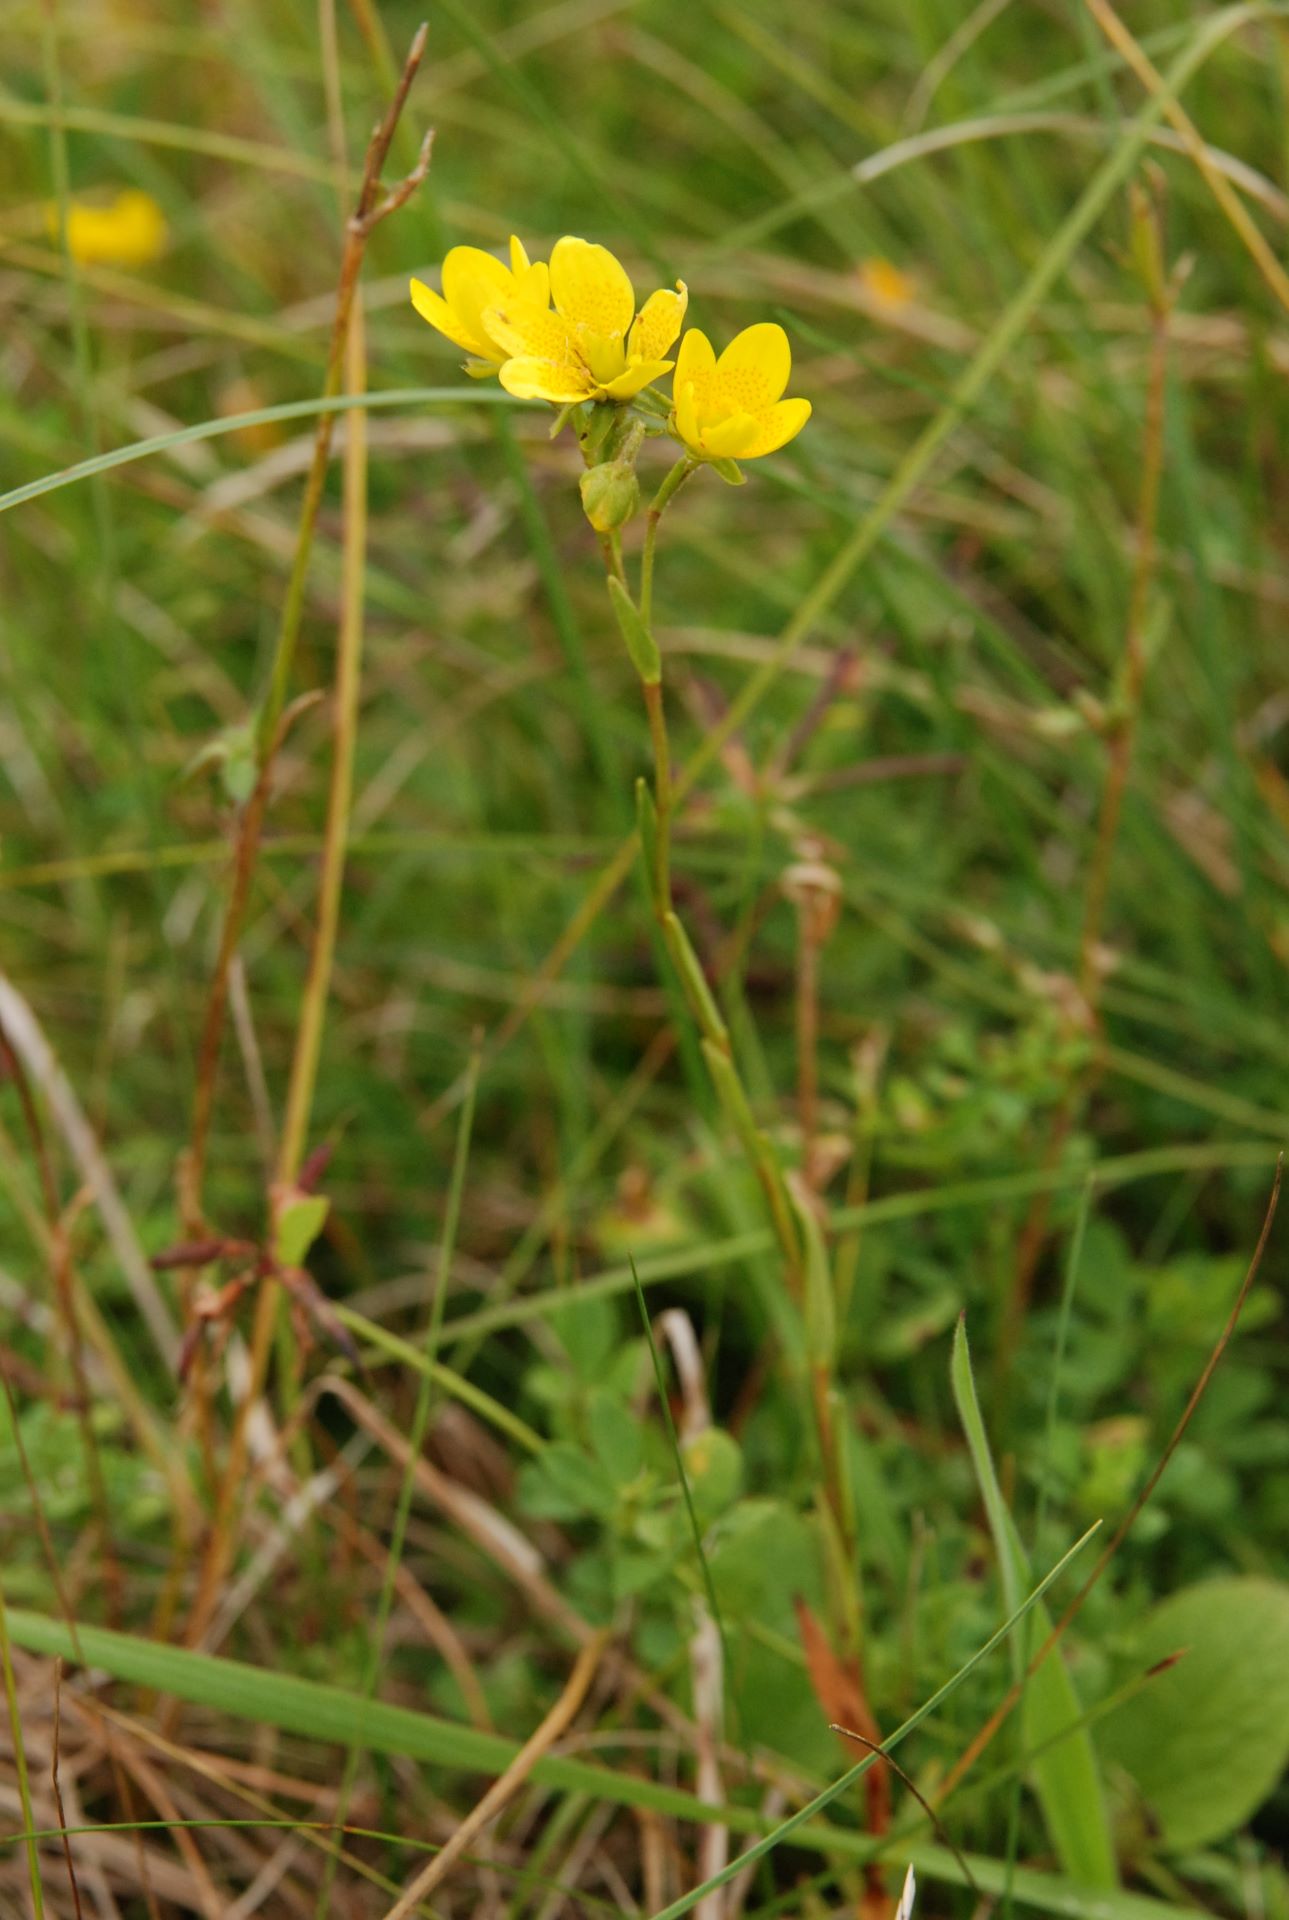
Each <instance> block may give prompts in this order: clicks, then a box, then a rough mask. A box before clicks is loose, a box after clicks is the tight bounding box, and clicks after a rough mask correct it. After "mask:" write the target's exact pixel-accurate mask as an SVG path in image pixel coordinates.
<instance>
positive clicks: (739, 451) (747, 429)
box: [700, 413, 756, 460]
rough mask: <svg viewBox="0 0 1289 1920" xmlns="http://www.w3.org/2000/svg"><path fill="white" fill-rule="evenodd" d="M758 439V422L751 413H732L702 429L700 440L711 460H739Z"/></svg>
mask: <svg viewBox="0 0 1289 1920" xmlns="http://www.w3.org/2000/svg"><path fill="white" fill-rule="evenodd" d="M755 438H756V420H755V418H754V417H753V415H752V414H750V413H732V414H730V416H729V418H728V419H726V420H718V421H716V423H715V424H714V425H712V426H705V427H704V428H703V429H702V432H701V435H700V439H701V442H702V448H703V452H704V453H705V454H706V455H707V457H708V459H709V460H739V459H741V458H742V456H743V455H744V454H745V453H746V452H747V450H748V448H749V447H750V446H751V444H752V442H753V440H754V439H755Z"/></svg>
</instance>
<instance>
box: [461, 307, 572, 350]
mask: <svg viewBox="0 0 1289 1920" xmlns="http://www.w3.org/2000/svg"><path fill="white" fill-rule="evenodd" d="M483 325H484V328H485V330H486V332H487V336H488V338H489V340H492V341H494V342H495V343H496V345H497V346H498V347H500V348H501V349H502V358H503V359H510V358H511V357H512V356H515V355H518V356H520V357H521V358H524V359H531V360H555V361H560V362H571V361H572V359H573V340H572V336H571V334H570V331H569V327H568V323H567V321H564V320H561V319H560V317H559V315H558V314H557V313H552V312H551V311H550V309H549V308H546V307H535V306H533V305H531V304H530V302H528V301H527V300H507V301H505V303H504V304H500V305H496V306H490V307H488V308H486V309H485V311H484V315H483Z"/></svg>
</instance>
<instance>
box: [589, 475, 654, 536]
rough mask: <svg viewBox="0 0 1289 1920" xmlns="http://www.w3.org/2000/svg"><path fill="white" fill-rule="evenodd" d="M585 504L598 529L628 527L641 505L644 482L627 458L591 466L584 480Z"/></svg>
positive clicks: (592, 523)
mask: <svg viewBox="0 0 1289 1920" xmlns="http://www.w3.org/2000/svg"><path fill="white" fill-rule="evenodd" d="M580 485H581V489H582V506H583V509H584V510H585V513H586V517H587V519H588V520H589V521H590V523H591V525H592V526H593V527H594V528H595V531H596V532H597V533H613V532H614V531H615V530H616V529H617V528H618V527H624V526H625V525H626V523H627V521H628V520H629V519H630V518H631V516H632V514H633V513H634V512H635V511H636V509H637V507H638V506H639V505H640V482H639V481H638V480H637V479H636V476H635V471H634V469H633V468H631V467H629V466H628V465H627V463H626V461H625V460H608V461H606V462H605V464H604V465H603V466H602V467H589V468H588V469H587V471H586V472H585V473H584V474H583V475H582V478H581V481H580Z"/></svg>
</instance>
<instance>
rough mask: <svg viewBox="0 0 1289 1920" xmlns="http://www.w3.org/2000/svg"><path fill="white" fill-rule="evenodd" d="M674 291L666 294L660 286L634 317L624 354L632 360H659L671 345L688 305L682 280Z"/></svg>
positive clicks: (687, 294) (686, 290)
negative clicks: (626, 353)
mask: <svg viewBox="0 0 1289 1920" xmlns="http://www.w3.org/2000/svg"><path fill="white" fill-rule="evenodd" d="M676 289H677V290H676V292H675V293H669V292H668V291H667V289H666V288H665V287H659V289H658V291H657V293H651V294H650V295H649V298H648V299H647V300H646V301H645V303H644V305H643V306H642V307H641V309H640V311H639V313H638V314H637V315H636V321H635V325H634V326H633V327H632V329H631V335H630V338H629V339H628V341H627V352H628V353H629V355H630V357H631V358H632V359H633V360H660V359H661V358H662V356H663V354H664V353H666V352H667V350H668V348H669V347H671V346H672V344H673V343H674V341H675V338H676V335H677V334H678V333H679V332H680V328H681V323H682V322H683V320H684V318H685V308H686V307H687V306H688V305H689V289H688V287H687V286H686V285H685V283H684V281H683V280H677V282H676Z"/></svg>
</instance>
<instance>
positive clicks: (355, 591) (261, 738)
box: [184, 26, 430, 1642]
mask: <svg viewBox="0 0 1289 1920" xmlns="http://www.w3.org/2000/svg"><path fill="white" fill-rule="evenodd" d="M425 40H426V29H425V28H424V27H423V26H422V27H421V28H420V29H419V31H418V32H417V34H416V36H415V38H414V40H413V42H412V46H411V50H410V51H409V53H408V57H407V60H406V62H405V64H404V67H403V71H402V74H401V76H400V78H399V82H398V85H397V87H396V88H395V91H394V97H393V99H392V100H391V102H390V104H389V107H388V109H387V110H386V113H385V116H384V118H383V120H382V121H381V123H380V125H379V126H378V127H377V129H376V131H375V133H374V134H373V135H372V139H371V142H370V144H369V146H368V149H367V158H366V163H365V166H364V170H363V178H362V184H361V186H360V188H359V192H358V200H357V204H356V206H355V209H354V212H353V214H352V215H351V217H350V218H349V220H348V221H347V222H346V224H345V244H344V251H343V255H342V259H341V266H340V278H339V284H338V286H337V291H336V310H335V318H334V320H333V322H332V330H331V344H330V347H329V350H328V358H327V375H326V380H325V383H324V389H323V391H324V397H326V398H328V399H330V398H332V397H334V395H335V394H336V393H338V392H339V389H340V385H341V381H342V378H344V377H345V376H350V377H354V376H355V370H356V369H357V379H358V386H359V390H360V391H361V389H362V386H363V385H365V382H364V381H363V379H362V377H361V364H362V356H361V346H362V337H361V330H360V328H356V329H352V330H351V321H352V319H353V315H354V312H355V303H356V297H357V290H358V277H359V274H360V272H361V269H362V263H363V256H364V254H365V252H366V249H367V242H368V239H369V238H370V236H371V234H372V232H373V230H374V229H375V227H376V226H377V225H378V224H379V223H380V221H381V220H383V219H384V218H385V217H386V216H387V215H388V214H390V213H392V212H394V211H396V210H397V208H399V207H400V206H402V205H403V204H404V203H405V201H406V200H408V199H409V198H410V197H411V195H412V193H413V192H414V191H415V190H416V188H417V186H419V184H420V182H421V180H422V179H423V178H424V175H425V172H426V170H427V169H428V166H429V159H430V139H429V137H428V136H427V138H426V140H425V141H424V142H423V144H422V147H421V153H420V158H419V159H418V162H417V165H416V167H415V168H414V169H413V170H412V172H411V173H410V174H409V175H408V176H407V178H406V179H405V180H404V181H402V182H401V183H400V185H399V186H397V187H396V188H394V190H393V191H392V192H391V193H389V194H385V193H384V189H383V188H382V186H381V179H380V175H381V169H382V167H383V165H384V162H385V158H386V156H387V154H388V152H389V148H390V143H391V141H392V140H393V137H394V132H395V129H396V127H397V125H398V120H399V116H400V115H401V113H402V110H403V106H404V104H405V102H406V100H407V95H408V92H409V90H410V88H411V84H412V81H413V79H414V78H415V76H416V72H417V69H418V67H419V66H420V62H421V57H422V54H423V53H424V50H425ZM353 342H357V352H356V353H355V351H354V350H353V344H352V343H353ZM354 422H360V424H359V427H358V431H357V433H356V434H354V433H353V432H352V431H351V436H350V438H349V439H348V441H347V446H348V448H349V449H350V451H351V458H352V461H353V463H354V464H353V466H352V468H351V466H350V465H349V464H348V463H347V466H346V477H347V481H348V482H349V485H348V487H347V493H348V494H349V496H350V497H349V498H347V501H346V505H347V508H351V509H352V513H351V512H347V515H346V525H347V528H348V526H349V524H350V521H351V519H352V518H354V517H355V516H356V518H357V522H358V527H357V530H356V532H355V535H354V538H355V539H359V538H362V539H365V471H366V469H365V449H366V441H365V437H364V429H365V415H363V414H362V410H361V408H355V409H353V417H352V420H351V423H350V424H351V430H352V428H353V424H354ZM334 423H335V415H334V414H333V413H326V414H322V415H320V416H319V418H318V423H317V427H316V429H315V432H314V442H313V456H312V460H311V463H310V467H309V476H308V480H307V482H306V486H305V497H304V503H303V506H302V507H301V512H300V525H299V531H298V533H297V536H296V546H295V554H294V558H293V562H292V568H291V577H290V580H289V581H288V584H287V592H286V599H285V602H284V604H283V609H282V620H281V624H280V627H279V630H278V640H277V647H276V651H275V654H274V660H273V668H272V672H271V675H270V680H269V688H268V692H267V694H266V696H265V700H264V704H263V706H262V708H261V710H260V715H259V721H258V724H257V728H256V751H257V757H258V761H259V772H258V778H257V780H256V785H255V790H254V792H253V794H252V796H251V800H250V802H249V803H248V805H247V808H246V810H245V813H244V815H243V821H242V825H241V831H240V832H239V835H238V848H237V859H236V867H235V876H234V884H233V889H232V892H231V894H230V898H229V902H228V906H227V909H226V912H225V916H224V925H223V930H222V934H221V939H220V950H219V958H218V961H217V964H216V968H215V975H214V978H213V980H212V982H211V989H210V996H209V999H208V1002H207V1012H206V1021H205V1028H204V1031H203V1035H202V1048H201V1056H200V1062H199V1071H198V1088H197V1099H196V1103H195V1110H194V1123H193V1139H192V1144H191V1146H190V1149H189V1155H188V1166H187V1168H186V1172H185V1183H184V1184H185V1213H186V1215H187V1216H188V1222H189V1226H190V1227H192V1226H196V1225H198V1224H199V1222H200V1216H201V1210H202V1203H201V1193H202V1184H203V1174H204V1168H205V1157H206V1148H207V1142H208V1139H209V1127H210V1117H211V1112H212V1108H213V1100H214V1085H215V1074H216V1069H217V1067H218V1061H219V1047H220V1038H221V1034H222V1031H223V1019H224V1008H225V1005H226V1002H227V997H228V977H229V970H230V968H231V966H232V961H233V955H234V953H235V952H236V950H237V946H238V942H239V940H240V937H241V928H242V921H243V918H244V915H245V910H246V902H247V899H248V897H249V893H250V886H251V881H252V879H253V877H254V872H255V866H256V862H257V859H258V853H259V844H260V831H261V827H262V824H263V818H264V810H265V806H266V805H267V800H268V791H269V785H270V780H271V774H272V767H273V761H274V758H275V755H276V751H277V746H278V743H279V741H280V738H281V734H282V730H283V727H284V724H285V723H286V721H287V720H288V718H289V715H290V711H291V710H290V708H288V706H287V704H286V697H287V691H288V688H289V686H290V678H291V670H292V666H293V664H294V660H295V651H296V645H297V642H298V640H299V635H300V627H301V622H302V618H303V611H304V589H305V582H306V578H307V574H308V566H309V558H310V555H311V552H312V548H313V537H314V533H315V530H316V527H317V519H318V510H319V507H320V505H321V501H322V490H323V486H324V483H325V480H326V473H327V464H328V461H329V458H330V452H331V439H332V433H333V429H334ZM359 473H361V474H362V475H363V486H362V487H361V488H360V489H358V493H359V502H358V505H357V506H355V505H354V500H353V497H352V494H353V487H352V481H353V476H355V475H357V474H359ZM357 571H358V574H359V576H361V566H360V565H359V567H358V569H357ZM352 575H353V568H352V567H351V568H350V570H349V573H348V575H347V592H346V606H345V615H344V619H345V625H346V627H347V628H350V629H351V634H350V639H349V642H348V644H347V645H346V642H345V638H344V634H343V633H342V644H341V662H340V666H339V668H338V672H339V674H340V675H341V679H340V683H339V685H340V694H339V697H338V703H337V750H336V755H335V760H334V762H333V775H332V789H331V798H330V802H329V807H328V823H327V840H326V846H325V849H324V873H323V898H322V901H321V903H320V908H319V929H318V939H317V942H316V944H315V949H314V954H313V959H312V962H311V966H310V974H309V983H308V986H307V987H306V998H305V1011H304V1016H303V1018H302V1022H301V1028H300V1033H299V1036H298V1039H297V1049H296V1056H295V1061H294V1063H293V1067H292V1078H291V1090H290V1095H289V1104H288V1120H287V1126H286V1129H285V1131H284V1135H283V1141H282V1146H281V1150H280V1153H279V1164H278V1172H279V1178H280V1179H284V1180H285V1181H287V1182H289V1181H290V1180H292V1179H293V1178H294V1177H295V1173H296V1171H297V1170H298V1167H299V1161H300V1157H301V1152H302V1141H303V1137H304V1133H305V1131H306V1130H307V1125H308V1114H309V1110H310V1107H311V1104H312V1097H313V1087H314V1084H315V1081H316V1075H317V1061H318V1048H319V1044H320V1039H321V1025H322V1015H323V1011H324V1009H325V1005H326V997H327V989H328V985H329V982H330V974H331V957H332V953H333V951H334V941H335V927H336V916H337V914H338V911H339V892H340V880H341V877H342V874H343V856H344V837H345V834H346V832H347V824H348V790H349V786H350V783H351V779H352V753H353V740H352V726H353V722H354V712H353V708H354V706H355V704H356V700H357V674H358V667H359V662H360V659H361V631H362V587H361V578H359V579H358V581H357V583H356V584H354V583H353V578H352ZM346 700H348V704H349V708H350V711H349V712H348V714H346V712H345V707H346ZM345 728H347V729H349V733H348V737H347V738H343V737H342V729H345ZM277 1315H278V1287H277V1283H276V1281H274V1280H273V1279H271V1278H268V1279H265V1280H264V1281H263V1282H262V1283H261V1285H260V1288H259V1293H258V1297H257V1300H256V1306H255V1320H254V1324H253V1328H252V1334H251V1359H250V1377H249V1379H248V1382H247V1388H246V1392H245V1393H244V1394H243V1396H242V1398H241V1399H240V1401H239V1403H238V1407H237V1411H236V1414H235V1416H234V1421H233V1430H232V1434H231V1436H230V1440H229V1450H228V1457H227V1460H226V1462H225V1466H224V1473H223V1477H222V1480H221V1483H220V1488H219V1493H218V1496H217V1501H216V1511H215V1518H214V1524H213V1526H212V1529H211V1533H210V1537H209V1540H208V1542H207V1548H206V1554H205V1557H204V1561H203V1565H202V1571H201V1576H200V1579H199V1583H198V1591H197V1597H196V1600H195V1602H194V1606H193V1612H192V1616H191V1618H190V1621H189V1639H190V1642H191V1641H196V1640H199V1639H200V1638H201V1636H202V1634H203V1633H204V1632H205V1630H206V1627H207V1625H208V1624H209V1621H210V1618H211V1615H212V1613H213V1610H214V1605H215V1599H216V1595H217V1593H218V1589H219V1583H220V1581H221V1579H222V1577H223V1572H224V1568H225V1567H226V1565H227V1562H228V1556H229V1554H230V1552H231V1550H232V1540H231V1533H232V1526H233V1521H234V1518H235V1513H236V1506H237V1498H238V1493H239V1490H240V1485H241V1481H242V1477H243V1469H244V1466H245V1457H246V1427H247V1421H248V1419H249V1416H250V1410H251V1407H252V1406H253V1405H254V1403H255V1401H256V1399H257V1398H258V1396H259V1394H260V1392H261V1390H262V1388H263V1384H264V1380H265V1378H266V1376H267V1372H268V1362H269V1354H270V1352H271V1349H272V1342H273V1334H274V1329H275V1327H276V1323H277Z"/></svg>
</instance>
